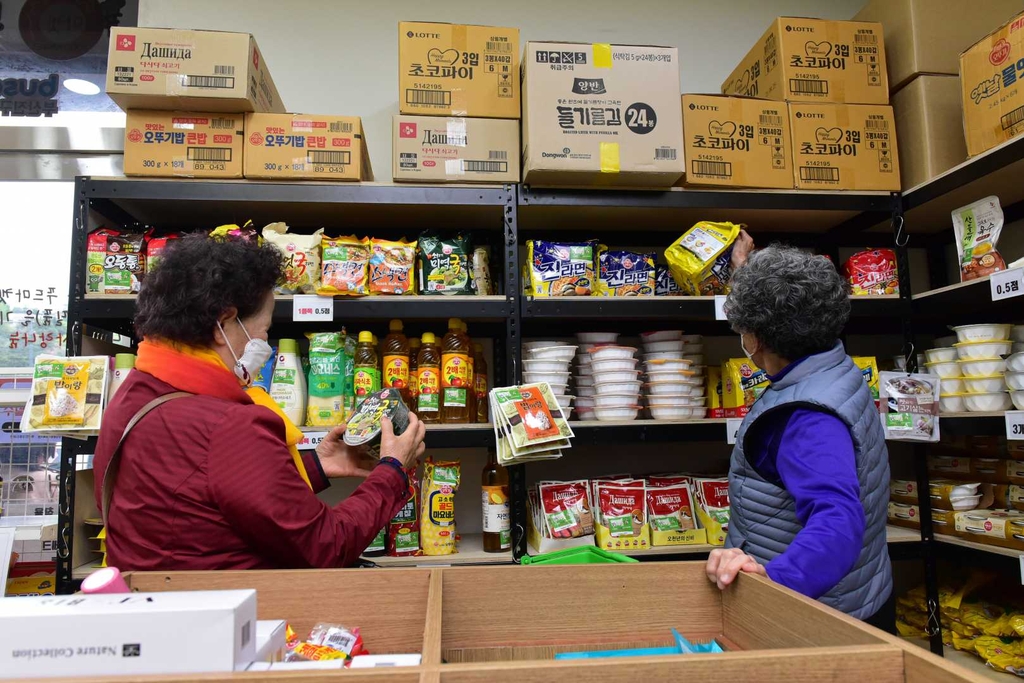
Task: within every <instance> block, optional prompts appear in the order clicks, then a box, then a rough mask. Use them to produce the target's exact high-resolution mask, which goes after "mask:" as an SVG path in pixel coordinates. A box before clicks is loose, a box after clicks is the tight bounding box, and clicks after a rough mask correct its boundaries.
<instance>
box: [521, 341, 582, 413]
mask: <svg viewBox="0 0 1024 683" xmlns="http://www.w3.org/2000/svg"><path fill="white" fill-rule="evenodd" d="M575 356H576V347H575V346H572V345H569V344H564V343H562V342H557V341H531V342H526V343H525V344H523V382H524V383H526V384H536V383H538V382H547V383H548V384H549V385H550V386H551V393H553V394H554V395H555V400H556V401H558V407H559V408H561V410H562V417H564V418H565V419H567V420H568V419H569V416H570V415H571V414H572V402H573V399H574V398H575V397H574V396H571V395H569V392H568V386H569V374H570V373H569V364H570V363H572V359H573V358H575Z"/></svg>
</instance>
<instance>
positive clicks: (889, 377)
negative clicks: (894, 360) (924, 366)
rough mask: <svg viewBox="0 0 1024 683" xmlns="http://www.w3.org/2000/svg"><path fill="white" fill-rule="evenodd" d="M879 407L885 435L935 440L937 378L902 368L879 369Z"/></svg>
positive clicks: (936, 435)
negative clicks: (881, 370) (898, 369)
mask: <svg viewBox="0 0 1024 683" xmlns="http://www.w3.org/2000/svg"><path fill="white" fill-rule="evenodd" d="M879 388H880V394H881V405H880V407H879V408H880V410H881V411H882V426H883V427H884V428H885V438H886V439H894V440H900V441H938V440H939V419H938V418H939V378H938V376H937V375H927V374H921V373H915V374H909V375H908V374H906V373H904V372H881V373H879Z"/></svg>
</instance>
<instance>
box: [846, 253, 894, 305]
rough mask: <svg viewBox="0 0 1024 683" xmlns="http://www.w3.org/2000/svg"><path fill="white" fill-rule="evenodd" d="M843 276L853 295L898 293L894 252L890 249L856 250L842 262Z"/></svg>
mask: <svg viewBox="0 0 1024 683" xmlns="http://www.w3.org/2000/svg"><path fill="white" fill-rule="evenodd" d="M843 276H844V277H845V278H846V281H847V282H849V283H850V294H852V295H853V296H881V295H883V294H899V293H900V280H899V277H898V275H897V272H896V252H895V251H893V250H892V249H868V250H865V251H858V252H857V253H856V254H854V255H853V256H851V257H850V258H848V259H846V263H844V264H843Z"/></svg>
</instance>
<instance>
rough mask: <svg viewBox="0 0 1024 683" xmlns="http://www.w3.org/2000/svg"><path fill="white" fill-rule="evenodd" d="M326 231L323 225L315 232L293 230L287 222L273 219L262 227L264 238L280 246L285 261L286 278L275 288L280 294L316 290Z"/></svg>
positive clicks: (305, 292) (304, 292)
mask: <svg viewBox="0 0 1024 683" xmlns="http://www.w3.org/2000/svg"><path fill="white" fill-rule="evenodd" d="M323 234H324V231H323V228H321V229H320V230H317V231H316V232H314V233H313V234H312V235H296V234H292V233H289V232H288V225H287V224H285V223H271V224H270V225H267V226H266V227H264V228H263V239H264V240H265V241H267V242H270V243H271V244H273V245H274V246H275V247H277V249H278V251H280V252H281V259H282V260H283V261H284V280H283V281H282V282H281V283H279V284H278V286H277V287H276V288H275V289H274V291H276V292H277V293H278V294H315V293H316V289H317V279H318V278H319V277H320V241H321V239H322V238H323Z"/></svg>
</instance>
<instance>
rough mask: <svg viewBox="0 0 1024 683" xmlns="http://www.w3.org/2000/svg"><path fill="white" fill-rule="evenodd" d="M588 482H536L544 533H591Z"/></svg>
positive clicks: (564, 535) (555, 535)
mask: <svg viewBox="0 0 1024 683" xmlns="http://www.w3.org/2000/svg"><path fill="white" fill-rule="evenodd" d="M587 483H588V482H587V481H586V480H583V481H566V482H546V483H541V484H539V485H538V489H539V491H540V505H541V510H542V512H543V515H544V529H545V534H544V535H545V536H549V537H550V538H563V539H564V538H579V537H580V536H587V535H589V534H592V533H594V516H593V514H592V513H591V511H590V497H589V494H588V493H587Z"/></svg>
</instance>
